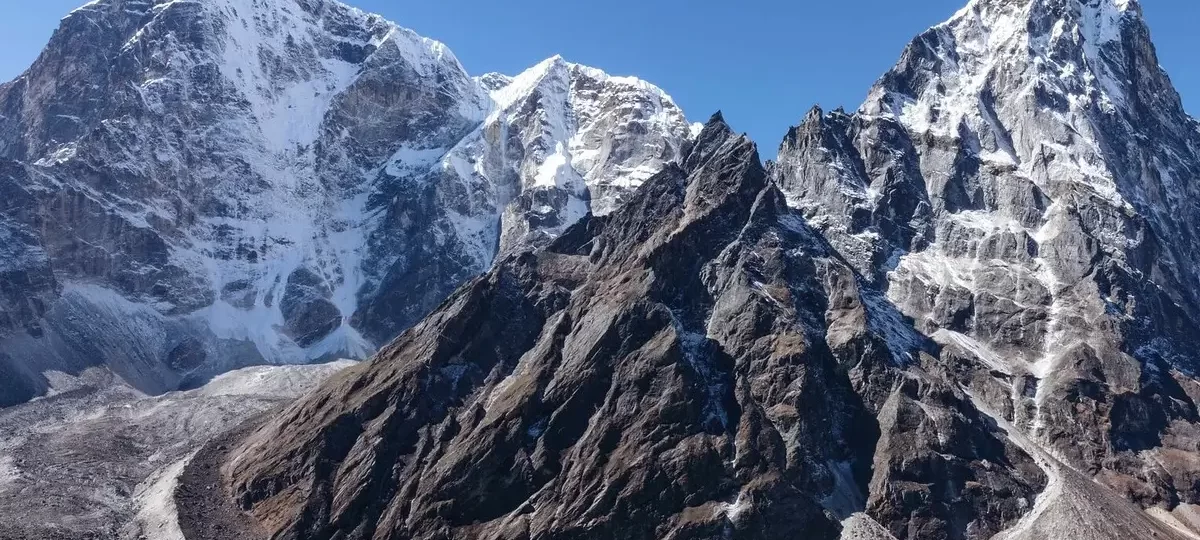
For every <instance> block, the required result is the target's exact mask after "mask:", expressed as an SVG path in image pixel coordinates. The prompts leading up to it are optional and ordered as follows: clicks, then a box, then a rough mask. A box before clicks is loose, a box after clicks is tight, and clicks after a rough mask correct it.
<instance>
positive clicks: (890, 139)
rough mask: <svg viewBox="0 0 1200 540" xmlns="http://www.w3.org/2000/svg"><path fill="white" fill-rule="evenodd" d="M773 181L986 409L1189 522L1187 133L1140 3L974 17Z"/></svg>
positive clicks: (1124, 0)
mask: <svg viewBox="0 0 1200 540" xmlns="http://www.w3.org/2000/svg"><path fill="white" fill-rule="evenodd" d="M774 173H775V177H776V181H777V182H778V183H779V185H780V186H781V188H782V189H783V190H784V191H785V192H786V193H787V195H788V199H789V201H791V202H792V204H794V205H795V206H797V207H800V208H802V209H804V211H805V214H806V216H808V217H809V218H810V220H811V221H812V222H813V223H814V224H815V225H816V226H817V227H818V228H819V229H820V230H821V232H822V234H823V235H824V237H825V238H827V239H828V240H829V241H830V243H831V244H833V245H834V246H836V247H837V248H838V251H839V252H840V253H842V254H843V255H845V256H846V258H847V259H849V260H851V261H854V263H855V264H856V266H857V267H859V268H861V269H862V270H863V272H864V274H867V275H873V276H874V280H875V281H876V282H877V283H879V284H880V286H881V287H882V288H884V289H886V290H887V297H888V299H889V300H890V301H891V302H893V303H894V304H895V305H896V306H897V307H898V309H899V310H900V311H901V312H903V313H904V314H905V315H906V316H908V317H911V318H912V319H913V321H914V324H915V326H916V328H917V329H918V330H919V331H921V332H922V333H925V334H927V335H930V336H932V338H933V339H935V340H937V341H938V342H939V343H940V344H941V345H943V346H944V348H943V349H942V357H943V358H944V359H946V360H947V362H952V363H953V364H954V365H955V366H956V367H955V369H956V370H957V371H958V374H957V375H956V378H957V380H958V382H959V383H961V384H964V385H965V386H966V387H968V388H970V389H971V391H972V392H975V393H976V394H977V395H978V396H979V398H980V399H981V400H982V401H984V402H986V403H987V404H988V406H989V407H990V408H992V409H993V410H995V411H997V412H999V413H1000V414H1002V416H1003V417H1004V418H1005V419H1006V420H1008V421H1011V422H1013V423H1014V424H1015V425H1016V426H1017V427H1018V428H1019V429H1021V430H1023V431H1027V432H1029V433H1030V434H1031V435H1033V436H1034V437H1035V438H1036V439H1037V440H1038V441H1039V442H1040V443H1042V444H1044V445H1046V446H1047V448H1049V449H1050V450H1051V451H1052V452H1053V453H1054V454H1055V455H1058V456H1061V457H1063V458H1065V460H1066V461H1067V462H1068V463H1069V464H1070V465H1071V466H1073V467H1075V468H1077V469H1079V470H1081V471H1084V472H1086V473H1087V474H1089V475H1094V476H1096V477H1097V478H1098V479H1099V480H1100V481H1101V482H1103V483H1105V484H1107V485H1108V486H1110V487H1112V488H1113V489H1115V490H1117V491H1118V492H1120V493H1122V494H1124V495H1126V496H1128V497H1130V498H1132V499H1134V500H1136V501H1138V502H1139V503H1141V504H1143V505H1146V506H1153V505H1160V506H1162V507H1164V508H1168V509H1169V508H1175V507H1177V506H1178V505H1179V504H1181V503H1182V504H1195V503H1196V502H1198V501H1197V497H1198V496H1200V492H1198V491H1197V490H1196V485H1195V478H1197V472H1200V469H1198V468H1197V464H1196V462H1195V459H1194V455H1195V452H1196V451H1197V450H1198V447H1197V444H1198V442H1200V440H1198V439H1197V437H1196V433H1197V428H1198V427H1200V424H1198V422H1200V416H1197V410H1196V402H1195V397H1196V396H1197V395H1200V394H1197V390H1200V386H1197V381H1196V379H1195V373H1197V371H1196V370H1197V367H1198V366H1200V364H1197V360H1198V357H1197V355H1196V352H1195V351H1197V350H1198V349H1197V346H1198V342H1197V339H1200V327H1198V325H1197V321H1198V320H1200V319H1198V318H1197V316H1198V315H1200V312H1198V308H1200V276H1198V275H1197V268H1198V267H1200V265H1198V264H1197V263H1198V262H1200V260H1198V259H1197V253H1198V252H1200V251H1198V248H1200V245H1197V243H1196V238H1197V234H1196V233H1197V231H1196V227H1197V223H1200V221H1198V218H1200V215H1198V214H1197V206H1196V205H1195V203H1194V202H1193V201H1194V200H1195V195H1196V194H1197V186H1196V183H1195V181H1194V180H1195V179H1197V178H1200V130H1198V129H1197V123H1196V121H1195V120H1193V119H1192V118H1190V117H1188V116H1187V115H1186V114H1185V113H1184V111H1183V108H1182V106H1181V104H1180V100H1179V96H1178V94H1177V93H1176V92H1175V90H1174V89H1173V88H1172V86H1171V84H1170V81H1169V79H1168V78H1167V75H1166V74H1165V73H1164V72H1163V71H1162V69H1161V68H1160V67H1159V65H1158V61H1157V58H1156V56H1155V52H1154V47H1153V45H1152V43H1151V42H1150V37H1149V31H1148V30H1147V28H1146V25H1145V23H1144V21H1143V19H1142V16H1141V10H1140V7H1139V5H1138V4H1137V2H1136V1H1132V0H1083V1H1080V0H1027V1H1002V0H992V1H988V0H979V1H974V2H972V3H971V4H970V5H969V6H968V7H967V8H965V9H964V10H962V11H960V12H959V13H958V14H957V15H955V16H954V18H952V19H951V20H950V21H949V22H947V23H945V24H943V25H940V26H937V27H934V28H932V29H930V30H929V31H927V32H925V33H924V34H922V35H921V36H919V37H918V38H917V39H916V40H915V41H914V42H913V43H912V45H910V46H909V47H908V49H907V50H906V51H905V52H904V55H903V57H902V59H901V61H900V64H899V65H897V66H896V67H895V68H894V69H893V70H892V71H890V72H888V73H887V74H886V75H885V76H884V77H883V78H882V79H881V80H880V81H879V83H878V84H877V85H876V87H875V88H874V89H873V90H872V92H871V94H870V97H869V99H868V100H867V103H866V104H864V105H863V106H862V108H860V109H859V111H857V112H856V113H854V114H852V115H848V114H845V113H843V112H841V111H838V112H834V113H831V114H824V113H823V112H821V111H819V110H814V111H813V112H812V113H811V114H810V115H809V116H808V117H807V118H806V119H805V121H804V122H803V123H802V124H801V125H800V126H798V127H797V128H795V129H793V130H792V132H791V133H790V134H789V135H788V138H787V140H786V141H785V142H784V143H783V146H782V148H781V152H780V160H779V165H778V166H777V167H776V168H775V169H774Z"/></svg>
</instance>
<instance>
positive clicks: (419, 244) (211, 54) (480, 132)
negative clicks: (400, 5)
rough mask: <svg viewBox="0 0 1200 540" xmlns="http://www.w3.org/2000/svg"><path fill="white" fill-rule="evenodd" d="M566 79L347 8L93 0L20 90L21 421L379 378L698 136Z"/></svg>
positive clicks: (0, 374) (0, 234)
mask: <svg viewBox="0 0 1200 540" xmlns="http://www.w3.org/2000/svg"><path fill="white" fill-rule="evenodd" d="M690 129H691V128H690V126H689V125H688V124H687V122H686V120H685V119H684V116H683V114H682V112H681V111H680V110H679V109H678V107H676V106H675V105H674V103H673V102H672V101H671V98H670V97H669V96H667V95H666V94H665V93H664V92H662V91H661V90H659V89H658V88H656V87H654V86H652V85H650V84H647V83H645V82H642V81H639V80H637V79H633V78H625V77H612V76H609V75H607V74H605V73H603V72H601V71H599V70H595V69H591V68H587V67H584V66H579V65H574V64H570V63H567V62H565V61H563V60H562V59H561V58H554V59H551V60H548V61H546V62H543V63H541V64H539V65H538V66H536V67H534V68H531V69H530V70H529V71H528V72H526V73H523V74H521V75H520V76H517V77H514V78H509V77H505V76H502V75H495V74H493V75H488V76H485V77H481V78H478V79H476V78H472V77H470V76H469V75H468V74H467V73H466V72H465V71H464V69H463V67H462V66H461V65H460V64H459V62H458V60H457V59H456V58H455V57H454V55H453V54H452V53H451V52H450V50H449V49H447V48H446V47H445V46H444V45H442V44H440V43H437V42H435V41H432V40H429V39H425V38H422V37H420V36H418V35H416V34H414V33H413V32H411V31H409V30H406V29H403V28H400V27H398V26H396V25H394V24H392V23H390V22H388V21H385V20H383V19H382V18H380V17H379V16H377V15H370V14H367V13H363V12H361V11H358V10H356V9H353V8H350V7H347V6H345V5H343V4H340V3H337V2H332V1H325V0H253V1H250V0H213V1H205V2H191V1H168V0H153V1H146V0H94V1H92V2H90V3H88V4H86V5H84V6H83V7H80V8H79V9H77V10H75V11H73V12H72V13H70V14H69V15H68V16H67V17H65V18H64V19H63V20H62V23H61V26H60V28H59V29H58V30H57V31H56V32H55V34H54V36H53V37H52V38H51V40H50V43H49V45H48V46H47V47H46V49H45V51H44V52H43V53H42V54H41V56H40V57H39V58H38V59H37V61H36V62H35V63H34V64H33V66H32V67H30V69H29V70H28V71H27V72H26V73H25V74H23V75H22V76H21V77H20V78H18V79H17V80H15V81H12V82H10V83H7V84H4V85H3V86H0V193H2V194H3V201H4V202H3V203H0V255H2V257H0V259H2V262H0V278H2V279H0V282H2V283H3V286H2V287H0V351H3V352H2V353H0V405H7V404H13V403H20V402H23V401H25V400H27V399H29V398H31V397H34V396H38V395H42V394H45V393H46V392H54V391H64V390H66V389H69V388H72V387H75V386H79V385H85V386H86V385H89V384H92V382H89V381H98V380H102V379H104V375H103V373H102V372H104V371H112V372H115V373H116V374H117V375H118V376H119V377H120V378H121V379H123V380H124V381H126V382H128V383H130V384H132V385H133V386H135V387H136V388H138V389H139V390H142V391H144V392H149V393H161V392H164V391H167V390H171V389H174V388H178V387H180V386H184V387H188V386H193V385H196V384H200V383H201V382H203V381H204V380H206V379H207V378H209V377H211V376H212V375H214V374H217V373H221V372H224V371H227V370H230V369H234V368H237V367H241V366H246V365H252V364H262V363H266V364H289V363H303V362H310V361H316V360H323V359H329V358H337V357H365V356H367V355H369V354H370V353H371V352H373V351H374V350H375V348H376V347H377V346H378V345H380V344H383V343H386V342H387V341H388V340H390V339H392V338H393V337H395V336H396V335H397V334H398V333H399V332H400V331H402V330H404V329H405V328H407V327H408V326H410V325H412V324H413V323H414V322H416V321H417V320H419V319H420V318H421V317H422V316H424V315H425V314H426V313H427V312H428V311H429V310H431V309H433V308H434V307H436V306H437V304H438V303H440V302H441V301H442V300H443V299H444V298H445V297H446V296H448V295H449V294H450V293H451V292H452V291H453V290H454V289H455V288H456V287H457V286H458V285H460V284H461V283H462V282H464V281H466V280H468V279H469V278H471V277H473V276H475V275H478V274H479V273H482V272H484V271H485V270H487V268H489V267H490V266H491V264H492V261H493V259H494V258H495V257H496V256H497V255H498V254H501V253H505V252H508V251H512V250H514V249H517V248H518V247H519V246H524V245H540V244H544V243H545V242H547V241H548V240H549V239H550V238H553V237H554V236H555V235H556V234H559V233H560V232H561V231H562V230H563V229H564V228H565V227H566V226H568V225H570V224H571V223H572V222H574V221H575V220H578V219H579V218H581V217H582V216H583V215H585V214H587V213H588V212H589V210H591V211H595V212H596V213H601V214H602V213H605V212H610V211H611V210H612V209H613V208H614V207H615V206H616V205H617V204H619V203H620V201H621V200H622V198H623V197H625V196H626V194H628V193H629V192H631V191H632V190H633V189H634V188H635V187H636V186H637V185H639V184H640V183H641V182H643V181H644V180H646V179H647V178H648V177H649V176H651V175H652V174H653V173H655V172H657V171H658V170H660V169H661V168H662V167H663V165H664V164H665V163H667V162H670V161H672V160H674V159H675V158H676V157H677V156H678V155H679V152H680V150H681V148H682V146H683V145H684V144H685V143H686V140H687V138H688V137H689V135H690Z"/></svg>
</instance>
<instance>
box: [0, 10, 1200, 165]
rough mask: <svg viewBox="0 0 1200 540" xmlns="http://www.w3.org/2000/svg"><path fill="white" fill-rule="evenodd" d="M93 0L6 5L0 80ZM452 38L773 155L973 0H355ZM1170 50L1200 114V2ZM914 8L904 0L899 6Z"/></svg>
mask: <svg viewBox="0 0 1200 540" xmlns="http://www.w3.org/2000/svg"><path fill="white" fill-rule="evenodd" d="M83 2H84V0H37V1H35V2H19V7H17V6H16V5H14V4H17V2H15V0H9V1H7V2H4V3H5V4H7V5H6V6H4V7H0V14H2V16H0V36H4V40H3V42H4V47H3V49H0V79H3V80H8V79H11V78H14V77H16V76H17V75H18V74H20V72H21V71H22V70H24V69H25V67H26V66H28V64H29V63H30V62H32V61H33V59H34V58H35V57H36V55H37V53H38V51H39V50H40V49H41V48H42V46H43V45H44V44H45V42H46V40H47V38H49V36H50V33H51V32H52V31H53V30H54V28H55V27H56V26H57V24H58V20H59V18H61V17H62V16H63V15H64V14H66V13H67V12H69V11H70V10H71V9H72V8H74V7H76V6H77V5H79V4H82V3H83ZM351 3H352V4H354V5H357V6H358V7H360V8H363V9H366V10H368V11H373V12H377V13H381V14H383V15H385V16H386V17H387V18H389V19H391V20H393V21H395V22H397V23H398V24H400V25H401V26H405V27H408V28H412V29H414V30H416V31H417V32H418V33H421V34H423V35H426V36H429V37H432V38H435V39H438V40H440V41H443V42H445V43H446V44H448V45H449V46H450V48H451V49H452V50H454V52H455V54H457V55H458V57H459V59H460V60H462V62H463V64H464V65H465V66H466V67H467V70H468V71H470V72H471V73H472V74H475V75H478V74H482V73H486V72H489V71H500V72H505V73H509V74H516V73H518V72H520V71H522V70H524V69H525V68H526V67H529V66H531V65H533V64H535V63H537V62H538V61H540V60H542V59H545V58H548V57H550V56H552V55H554V54H562V55H563V56H564V57H566V58H567V60H569V61H572V62H578V63H583V64H588V65H592V66H596V67H599V68H602V69H604V70H606V71H608V72H610V73H612V74H616V75H636V76H638V77H641V78H643V79H646V80H648V81H650V82H653V83H655V84H657V85H659V86H661V87H663V88H664V89H665V90H666V91H667V92H669V93H670V94H671V95H672V96H674V98H675V100H676V101H677V102H678V103H679V104H680V106H682V107H683V109H684V111H685V112H687V113H688V116H689V117H691V118H692V119H693V120H704V119H706V118H708V116H709V114H711V113H712V112H714V111H716V110H717V109H721V110H723V111H724V112H725V116H726V118H727V119H728V120H729V121H730V123H731V124H733V126H734V128H735V129H739V130H742V131H747V132H749V133H750V134H751V135H752V136H753V137H754V138H755V140H756V141H758V142H759V144H760V145H761V146H762V148H763V153H764V154H765V155H766V156H767V157H769V155H771V154H774V149H775V147H776V146H777V145H778V143H779V141H780V140H781V139H782V138H783V135H784V133H786V131H787V128H788V126H789V125H791V124H793V123H795V122H797V121H798V120H799V119H800V117H801V116H802V115H803V114H804V112H805V111H807V110H808V108H809V107H811V106H812V105H814V104H820V105H822V106H824V107H826V108H828V109H831V108H834V107H837V106H839V105H844V106H846V107H847V108H849V109H852V108H855V107H857V106H858V105H859V103H860V102H861V101H862V100H863V98H864V97H865V95H866V92H867V90H868V88H869V87H870V85H871V83H872V82H874V81H875V79H876V78H877V77H878V76H879V75H881V74H883V72H884V71H885V70H887V69H888V68H889V67H891V65H892V64H893V63H894V62H895V61H896V59H897V58H898V57H899V55H900V52H901V50H902V49H903V47H904V45H905V44H907V43H908V41H909V40H910V39H911V38H912V37H913V36H915V35H916V34H917V33H919V32H920V31H921V30H923V29H925V28H927V27H929V26H932V25H934V24H936V23H938V22H941V21H942V20H945V19H946V18H948V17H949V16H950V15H952V14H953V13H954V12H955V11H956V10H957V9H959V8H960V7H962V6H963V5H965V3H966V0H906V1H898V0H834V1H832V2H830V1H825V0H799V1H797V0H741V1H739V2H728V1H724V0H596V1H587V0H420V1H418V0H351ZM1142 4H1143V9H1144V10H1145V12H1146V17H1147V19H1149V21H1150V26H1151V31H1152V32H1153V35H1154V39H1155V42H1156V43H1157V44H1158V50H1159V56H1160V60H1161V61H1162V63H1163V65H1164V66H1165V67H1166V68H1167V71H1168V72H1169V73H1170V74H1171V76H1172V78H1173V79H1174V81H1175V83H1176V85H1177V86H1178V87H1179V90H1180V93H1181V94H1183V98H1184V103H1185V104H1186V105H1187V106H1188V108H1189V109H1190V110H1191V111H1193V114H1195V113H1196V112H1200V65H1197V60H1196V53H1197V52H1198V51H1200V33H1198V32H1196V24H1197V22H1198V21H1200V2H1198V1H1196V0H1143V1H1142ZM899 6H903V7H899Z"/></svg>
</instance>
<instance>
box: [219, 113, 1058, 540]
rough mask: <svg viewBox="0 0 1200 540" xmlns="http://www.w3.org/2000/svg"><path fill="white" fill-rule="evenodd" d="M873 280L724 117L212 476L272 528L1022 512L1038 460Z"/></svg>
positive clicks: (810, 525)
mask: <svg viewBox="0 0 1200 540" xmlns="http://www.w3.org/2000/svg"><path fill="white" fill-rule="evenodd" d="M865 283H866V281H865V280H862V279H860V276H858V275H857V274H856V273H855V271H854V270H853V269H852V268H851V267H850V266H849V265H847V264H846V263H845V262H843V260H842V259H841V258H840V257H839V256H837V254H836V253H835V252H834V251H832V250H831V249H828V248H827V247H826V246H825V244H824V242H822V241H821V240H820V237H819V236H818V235H817V234H816V233H815V232H814V231H812V230H811V229H810V228H809V227H808V226H807V225H806V224H805V222H804V220H803V219H802V217H801V215H800V214H799V213H798V212H796V211H794V210H792V209H790V208H789V207H788V206H787V204H786V201H785V198H784V196H783V193H782V192H781V191H780V190H779V189H778V188H777V187H776V186H775V185H774V184H773V183H772V182H770V181H769V179H768V176H767V173H766V171H765V170H764V169H763V167H762V165H761V164H760V161H759V157H758V154H757V151H756V150H755V147H754V145H753V144H752V143H750V142H749V141H748V140H747V139H745V138H744V137H739V136H736V135H734V134H733V132H732V131H730V129H729V128H728V126H727V125H726V124H725V123H724V122H723V120H721V119H720V118H719V117H716V118H714V119H713V120H712V121H710V122H709V123H708V124H707V125H706V126H705V128H704V131H703V132H702V133H701V134H700V135H699V138H698V139H697V141H696V142H695V145H694V146H692V147H691V148H689V149H688V150H687V151H686V152H685V153H684V155H683V156H682V160H681V165H679V166H672V167H670V168H668V169H667V170H665V171H664V172H662V173H660V174H658V175H656V176H655V177H653V178H652V179H650V180H649V181H647V182H646V183H645V184H644V185H642V186H641V187H640V189H639V190H638V191H637V193H636V194H635V195H634V196H633V197H632V199H631V200H630V202H628V203H627V204H626V205H624V206H622V207H621V208H619V209H617V210H616V211H614V212H613V213H611V214H609V215H607V216H604V217H589V218H587V219H585V220H584V221H583V222H582V223H580V224H578V225H575V226H573V227H571V228H569V229H568V230H567V231H566V232H565V233H564V234H562V235H561V236H559V237H558V238H557V239H556V240H555V241H553V242H552V243H550V244H549V246H548V247H546V248H545V249H543V250H540V251H537V252H528V251H527V252H524V253H520V254H514V255H511V256H509V257H507V258H506V259H504V260H503V261H501V262H500V263H499V264H498V265H497V267H496V268H495V269H493V270H492V271H491V272H489V273H488V274H486V275H484V276H483V277H480V278H477V279H475V280H473V281H472V282H470V283H469V284H467V285H465V286H464V287H463V288H462V289H460V290H459V291H458V292H457V293H456V294H455V295H454V296H452V297H451V298H450V299H449V300H448V301H447V302H446V303H445V304H443V306H442V307H441V308H439V309H438V310H437V311H436V312H434V313H433V314H432V315H431V316H430V317H428V318H426V319H425V320H424V321H422V322H421V323H420V324H418V325H417V326H416V327H414V328H413V329H412V330H410V331H408V332H406V333H405V334H404V335H402V336H401V337H400V338H399V339H398V340H397V341H395V342H394V343H392V344H391V345H389V346H388V347H386V348H385V349H383V350H382V351H381V352H380V353H379V355H378V356H377V357H376V358H375V359H374V360H373V361H371V362H370V363H368V364H364V365H363V366H361V367H360V368H357V372H356V373H354V374H352V375H348V376H346V377H344V378H341V379H340V381H339V383H338V384H334V385H328V386H326V387H324V388H322V389H321V390H319V391H317V392H316V393H314V394H312V395H310V396H308V397H306V398H305V399H303V400H301V401H300V402H298V403H297V404H295V405H293V406H291V407H290V408H289V409H288V410H286V411H285V412H283V413H281V414H280V415H279V416H278V417H276V418H275V419H273V420H272V421H271V422H270V423H269V424H268V425H266V426H265V427H263V428H262V429H261V430H260V431H258V432H257V433H256V434H254V435H252V436H250V437H249V438H248V439H247V440H246V441H245V442H244V443H242V446H241V447H239V448H237V449H236V450H235V451H233V452H231V454H230V455H231V458H230V460H229V461H228V462H227V463H226V465H225V467H224V468H223V473H222V474H223V475H224V477H225V478H226V481H227V482H228V484H229V485H230V486H232V487H231V489H232V492H233V494H234V497H235V500H236V501H237V503H238V504H239V505H240V506H241V507H242V508H244V509H246V510H247V511H248V512H249V513H250V515H252V516H253V517H255V518H256V519H257V520H258V523H260V524H261V526H262V528H263V529H264V531H265V532H266V533H267V535H268V536H269V537H271V538H307V539H320V538H506V539H518V538H672V539H676V538H836V537H837V536H838V534H839V530H840V529H841V526H840V525H839V519H840V518H846V517H849V516H850V515H851V514H853V513H855V512H861V511H863V510H865V509H868V508H870V509H871V510H872V512H873V515H875V516H877V517H878V518H879V519H882V520H884V522H885V523H887V524H889V525H890V526H892V527H893V529H894V530H899V531H902V532H906V533H907V534H904V536H905V537H909V538H962V537H964V535H970V536H971V537H977V538H985V537H988V536H990V535H991V534H994V533H996V532H999V531H1001V530H1003V529H1004V528H1006V527H1007V526H1009V525H1011V524H1013V523H1015V522H1016V521H1017V520H1018V519H1019V518H1020V517H1021V516H1022V514H1023V512H1024V511H1025V510H1026V509H1027V508H1026V505H1027V504H1029V502H1030V501H1032V500H1033V498H1034V497H1035V496H1036V494H1037V493H1038V492H1039V491H1041V490H1042V488H1043V486H1044V485H1045V481H1046V477H1045V476H1044V474H1043V473H1042V471H1041V469H1039V468H1038V466H1037V465H1036V464H1035V462H1034V461H1033V459H1032V458H1031V457H1030V456H1029V455H1028V454H1026V453H1025V452H1024V451H1022V450H1021V449H1020V448H1019V447H1018V446H1016V445H1014V444H1011V443H1008V442H1006V441H1005V440H1004V439H1003V437H1001V436H999V435H998V433H997V432H996V431H995V430H994V429H993V428H992V427H991V426H992V424H990V423H989V422H988V421H987V420H986V417H985V416H984V415H983V414H982V413H981V412H980V411H979V410H977V409H976V408H975V407H974V406H973V405H972V402H971V400H970V399H969V398H968V396H967V395H966V394H965V393H963V392H962V391H960V390H959V389H958V387H957V386H955V385H953V384H949V383H948V382H946V381H945V379H944V377H943V376H942V374H940V373H937V372H933V371H926V370H924V369H922V368H921V367H920V366H919V363H928V364H929V365H930V366H931V369H936V368H937V367H938V362H937V360H936V359H933V358H932V357H930V356H929V355H928V354H927V353H926V352H924V350H923V347H924V346H925V345H926V342H925V340H924V339H923V338H922V337H921V336H919V335H917V334H916V333H915V332H912V331H911V330H905V329H904V328H903V321H902V320H901V319H900V317H899V314H897V313H896V312H894V310H892V309H891V308H890V306H888V304H887V303H886V302H884V301H883V300H882V296H881V294H880V292H878V291H875V290H871V289H869V288H865V287H864V285H863V284H865ZM900 359H905V360H904V361H905V362H908V363H901V362H900ZM922 359H924V360H922ZM933 477H937V478H938V479H939V480H938V481H937V482H936V483H925V482H926V479H928V478H933Z"/></svg>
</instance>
